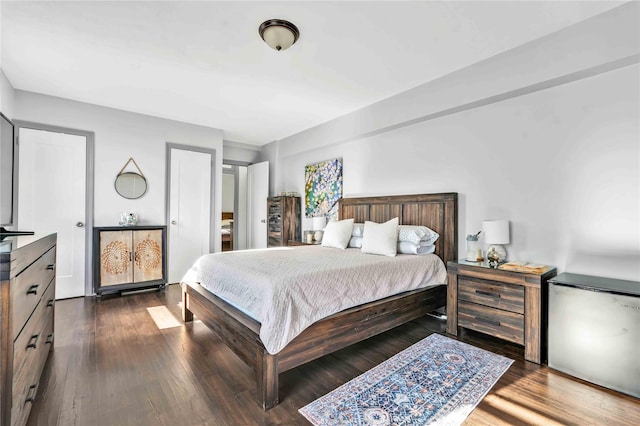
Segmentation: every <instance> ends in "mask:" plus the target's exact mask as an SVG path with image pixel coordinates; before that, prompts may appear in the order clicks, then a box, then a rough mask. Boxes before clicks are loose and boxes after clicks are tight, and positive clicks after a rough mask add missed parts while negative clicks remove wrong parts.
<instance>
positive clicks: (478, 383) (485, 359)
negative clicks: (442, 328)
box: [299, 334, 513, 426]
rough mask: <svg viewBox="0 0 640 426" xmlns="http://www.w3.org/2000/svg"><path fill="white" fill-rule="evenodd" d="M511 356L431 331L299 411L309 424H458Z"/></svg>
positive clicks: (488, 389)
mask: <svg viewBox="0 0 640 426" xmlns="http://www.w3.org/2000/svg"><path fill="white" fill-rule="evenodd" d="M512 363H513V360H511V359H509V358H505V357H503V356H501V355H496V354H493V353H491V352H488V351H485V350H483V349H479V348H476V347H474V346H471V345H469V344H466V343H462V342H458V341H456V340H453V339H451V338H448V337H444V336H441V335H439V334H432V335H430V336H428V337H427V338H425V339H423V340H421V341H420V342H418V343H416V344H414V345H413V346H411V347H409V348H407V349H405V350H403V351H402V352H400V353H399V354H397V355H394V356H393V357H391V358H389V359H388V360H386V361H384V362H383V363H382V364H380V365H378V366H376V367H374V368H372V369H371V370H369V371H367V372H366V373H364V374H362V375H360V376H358V377H356V378H355V379H353V380H351V381H350V382H348V383H345V384H344V385H342V386H340V387H339V388H337V389H335V390H334V391H332V392H330V393H328V394H327V395H325V396H323V397H321V398H319V399H317V400H315V401H313V402H312V403H310V404H309V405H307V406H305V407H302V408H301V409H300V410H299V411H300V413H301V414H302V415H303V416H304V417H306V418H307V420H309V421H310V422H311V424H313V425H318V426H319V425H330V424H331V425H334V424H336V425H337V424H341V425H342V424H345V425H346V424H349V425H435V424H446V425H460V424H462V422H464V420H465V419H466V418H467V416H468V415H469V414H470V413H471V411H473V409H474V408H475V406H476V405H478V403H479V402H480V401H481V400H482V399H483V398H484V396H485V395H486V394H487V392H489V391H490V390H491V388H492V387H493V386H494V385H495V384H496V382H497V381H498V380H499V379H500V377H501V376H502V375H503V374H504V373H505V371H507V369H508V368H509V366H511V364H512Z"/></svg>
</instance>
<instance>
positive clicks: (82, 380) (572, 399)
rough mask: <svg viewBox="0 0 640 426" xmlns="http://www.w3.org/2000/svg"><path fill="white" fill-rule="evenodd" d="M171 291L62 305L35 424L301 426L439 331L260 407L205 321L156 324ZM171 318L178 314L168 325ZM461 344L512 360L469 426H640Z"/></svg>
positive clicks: (497, 346) (557, 381)
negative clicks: (340, 391) (342, 389)
mask: <svg viewBox="0 0 640 426" xmlns="http://www.w3.org/2000/svg"><path fill="white" fill-rule="evenodd" d="M180 300H181V295H180V289H179V286H176V285H172V286H168V287H167V289H166V290H165V291H164V292H150V293H140V294H135V295H129V296H124V297H110V298H107V297H105V298H103V300H102V301H100V302H98V301H96V300H95V299H94V298H90V297H89V298H78V299H70V300H62V301H58V302H56V340H55V350H54V352H53V353H52V354H51V355H52V356H51V357H50V358H49V360H48V361H47V365H46V367H45V371H44V375H43V378H42V382H41V385H40V390H39V393H38V398H37V399H36V401H35V403H34V405H33V408H32V412H31V416H30V418H29V422H28V424H29V425H32V426H33V425H47V426H48V425H52V426H54V425H65V426H66V425H78V426H103V425H105V426H107V425H114V426H115V425H118V426H122V425H154V426H155V425H167V426H173V425H178V424H180V425H211V426H214V425H215V426H236V425H238V426H247V425H259V426H267V425H304V424H308V423H307V422H306V420H305V419H304V418H303V417H302V416H301V415H300V414H299V413H298V409H299V408H301V407H303V406H304V405H306V404H308V403H310V402H312V401H313V400H315V399H316V398H319V397H320V396H322V395H324V394H326V393H328V392H330V391H331V390H333V389H335V388H337V387H338V386H340V385H342V384H344V383H346V382H347V381H349V380H350V379H352V378H354V377H356V376H358V375H360V374H362V373H364V372H365V371H367V370H369V369H370V368H373V367H375V366H376V365H378V364H379V363H380V362H383V361H384V360H386V359H388V358H389V357H391V356H393V355H395V354H396V353H398V352H400V351H402V350H403V349H406V348H407V347H409V346H411V345H412V344H414V343H416V342H418V341H419V340H421V339H423V338H425V337H426V336H428V335H429V334H432V333H434V332H438V333H442V334H444V330H445V328H446V321H443V320H439V319H435V318H432V317H429V316H425V317H423V318H420V319H418V320H416V321H413V322H410V323H408V324H405V325H403V326H401V327H398V328H396V329H394V330H391V331H389V332H387V333H383V334H381V335H379V336H376V337H373V338H371V339H369V340H366V341H364V342H360V343H358V344H355V345H353V346H350V347H348V348H345V349H343V350H341V351H338V352H336V353H334V354H331V355H328V356H325V357H322V358H320V359H318V360H316V361H313V362H311V363H309V364H306V365H303V366H300V367H298V368H295V369H292V370H290V371H287V372H285V373H283V374H282V375H281V379H280V386H279V392H280V395H281V402H280V404H279V405H277V406H276V407H275V408H273V409H272V410H270V411H267V412H266V413H265V412H263V411H262V409H261V408H260V407H259V406H258V404H257V403H256V393H255V392H256V389H255V377H254V373H253V371H252V370H251V369H250V368H249V367H247V366H246V365H245V364H243V363H242V361H240V359H239V358H238V357H236V356H235V355H234V354H233V352H231V351H230V350H229V349H228V348H227V347H226V346H225V345H224V344H223V343H222V342H221V341H220V339H219V338H218V337H217V336H216V335H215V334H214V333H212V332H211V331H210V330H209V329H208V328H207V327H206V326H204V325H203V324H202V323H199V322H198V321H195V322H193V323H189V324H186V325H185V324H182V323H180V325H179V326H175V327H168V328H159V325H158V324H157V323H156V322H155V320H154V319H153V317H152V315H151V314H150V313H149V311H148V310H147V308H152V307H155V308H156V309H157V307H158V306H161V307H163V306H164V307H166V311H167V312H165V314H167V313H168V314H169V315H172V316H174V317H175V318H177V319H179V318H180V315H181V307H180ZM169 319H170V318H169ZM459 340H462V341H464V342H466V343H469V344H472V345H474V346H477V347H480V348H483V349H486V350H489V351H492V352H494V353H497V354H500V355H504V356H507V357H509V358H511V359H514V360H515V362H514V363H513V365H512V366H511V367H510V368H509V370H508V371H507V372H506V373H505V374H504V375H503V376H502V378H501V379H500V380H499V381H498V383H496V385H495V386H494V388H493V389H492V390H491V391H490V392H489V393H488V395H487V396H486V397H485V398H484V400H483V401H482V402H481V403H480V404H479V405H478V407H477V408H476V409H475V410H474V411H473V412H472V413H471V415H470V416H469V417H468V418H467V420H466V421H465V425H499V424H545V425H553V424H576V425H596V424H600V425H601V424H606V425H607V426H613V425H627V424H628V425H636V424H640V402H639V400H638V399H636V398H633V397H631V396H628V395H624V394H621V393H618V392H614V391H611V390H608V389H605V388H602V387H600V386H597V385H593V384H591V383H587V382H584V381H581V380H578V379H575V378H573V377H571V376H568V375H566V374H563V373H560V372H557V371H555V370H553V369H551V368H548V367H546V366H539V365H537V364H534V363H531V362H528V361H525V360H524V359H523V355H524V351H523V348H522V347H521V346H518V345H514V344H511V343H508V342H504V341H501V340H498V339H495V338H492V337H489V336H486V335H483V334H480V333H475V332H472V331H463V332H462V333H460V336H459Z"/></svg>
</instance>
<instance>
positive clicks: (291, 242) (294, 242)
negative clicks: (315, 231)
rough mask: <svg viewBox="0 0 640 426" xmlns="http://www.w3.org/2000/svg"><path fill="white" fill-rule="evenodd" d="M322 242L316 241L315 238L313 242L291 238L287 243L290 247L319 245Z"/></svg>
mask: <svg viewBox="0 0 640 426" xmlns="http://www.w3.org/2000/svg"><path fill="white" fill-rule="evenodd" d="M320 244H321V242H320V241H316V240H313V242H312V243H307V242H304V241H298V240H289V241H287V245H288V246H289V247H292V246H317V245H320Z"/></svg>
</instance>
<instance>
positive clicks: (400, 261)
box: [182, 246, 447, 354]
mask: <svg viewBox="0 0 640 426" xmlns="http://www.w3.org/2000/svg"><path fill="white" fill-rule="evenodd" d="M446 280H447V274H446V268H445V266H444V263H443V262H442V260H440V258H439V257H438V256H436V255H432V254H428V255H421V256H416V255H398V256H396V257H387V256H376V255H371V254H364V253H362V252H361V251H360V249H346V250H339V249H334V248H327V247H321V246H302V247H295V248H271V249H264V250H242V251H231V252H224V253H215V254H208V255H205V256H202V257H201V258H200V259H198V260H197V261H196V263H195V264H194V265H193V267H192V268H191V269H190V270H189V271H188V272H187V274H186V275H185V276H184V278H183V279H182V281H183V282H198V283H200V284H201V285H202V286H203V287H205V288H206V289H207V290H209V291H211V292H212V293H214V294H216V295H218V296H220V297H221V298H223V299H224V300H226V301H228V302H230V303H231V304H233V305H235V306H236V307H238V308H240V309H242V310H243V311H244V312H246V313H248V314H249V315H251V316H252V317H253V318H255V319H256V320H257V321H259V322H260V323H261V327H260V339H261V340H262V343H263V344H264V346H265V348H266V349H267V351H268V352H269V353H270V354H276V353H278V352H279V351H280V350H281V349H282V348H284V347H285V346H286V345H287V344H288V343H289V342H290V341H291V340H293V339H294V338H295V337H296V336H297V335H298V334H300V333H301V332H302V331H303V330H304V329H305V328H307V327H308V326H310V325H311V324H313V323H314V322H316V321H318V320H320V319H322V318H325V317H327V316H329V315H332V314H334V313H336V312H340V311H342V310H345V309H348V308H351V307H353V306H358V305H361V304H363V303H367V302H371V301H374V300H377V299H382V298H384V297H387V296H391V295H394V294H397V293H401V292H404V291H409V290H414V289H417V288H422V287H427V286H430V285H437V284H445V283H446V282H447V281H446Z"/></svg>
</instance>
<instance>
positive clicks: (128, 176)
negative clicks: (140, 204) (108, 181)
mask: <svg viewBox="0 0 640 426" xmlns="http://www.w3.org/2000/svg"><path fill="white" fill-rule="evenodd" d="M129 163H133V165H134V166H135V167H136V169H138V172H137V173H136V172H125V171H124V170H125V169H126V168H127V166H128V165H129ZM114 186H115V188H116V192H117V193H118V194H119V195H120V196H121V197H124V198H127V199H129V200H135V199H137V198H140V197H142V196H143V195H144V194H145V193H146V192H147V178H145V177H144V175H143V174H142V170H140V167H138V163H136V160H134V159H133V157H130V158H129V160H127V162H126V163H124V166H122V169H120V172H119V173H118V175H117V176H116V181H115V183H114Z"/></svg>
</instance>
